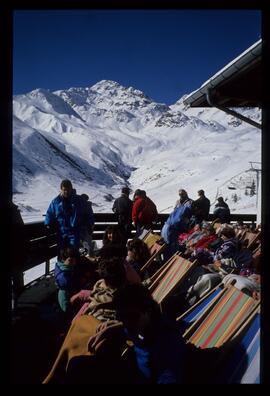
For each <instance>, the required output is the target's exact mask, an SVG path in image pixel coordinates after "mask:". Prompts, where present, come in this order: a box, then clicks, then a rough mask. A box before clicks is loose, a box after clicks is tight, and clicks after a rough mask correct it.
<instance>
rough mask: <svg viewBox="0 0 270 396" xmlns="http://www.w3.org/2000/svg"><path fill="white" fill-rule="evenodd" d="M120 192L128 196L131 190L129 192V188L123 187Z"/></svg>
mask: <svg viewBox="0 0 270 396" xmlns="http://www.w3.org/2000/svg"><path fill="white" fill-rule="evenodd" d="M121 191H122V193H123V194H127V195H128V194H129V193H130V191H131V190H130V188H129V187H123V188H122V190H121Z"/></svg>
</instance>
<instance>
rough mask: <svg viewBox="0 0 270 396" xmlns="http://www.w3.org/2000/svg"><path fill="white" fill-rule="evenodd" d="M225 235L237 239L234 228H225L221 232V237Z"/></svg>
mask: <svg viewBox="0 0 270 396" xmlns="http://www.w3.org/2000/svg"><path fill="white" fill-rule="evenodd" d="M221 235H224V236H225V237H227V238H234V237H235V231H234V229H233V228H232V227H230V226H228V227H224V228H222V230H221V231H220V236H221Z"/></svg>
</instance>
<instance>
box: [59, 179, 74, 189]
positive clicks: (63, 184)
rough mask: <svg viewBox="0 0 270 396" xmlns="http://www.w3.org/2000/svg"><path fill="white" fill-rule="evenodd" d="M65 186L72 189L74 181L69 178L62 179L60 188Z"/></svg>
mask: <svg viewBox="0 0 270 396" xmlns="http://www.w3.org/2000/svg"><path fill="white" fill-rule="evenodd" d="M63 187H64V188H69V189H72V183H71V181H70V180H68V179H65V180H62V181H61V184H60V188H61V189H62V188H63Z"/></svg>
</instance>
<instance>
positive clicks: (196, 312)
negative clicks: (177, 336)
mask: <svg viewBox="0 0 270 396" xmlns="http://www.w3.org/2000/svg"><path fill="white" fill-rule="evenodd" d="M222 290H223V289H222V288H221V287H218V288H217V289H214V290H212V292H211V294H209V295H208V296H207V297H205V298H203V299H202V301H201V302H198V304H196V306H195V307H194V308H193V309H191V310H189V311H188V312H187V313H186V314H185V313H184V314H183V315H181V317H180V318H179V328H180V331H181V332H184V331H185V330H186V329H187V328H188V327H189V326H190V325H191V324H192V323H194V322H195V320H197V319H198V318H199V317H200V316H201V314H202V313H203V312H204V311H205V309H206V308H207V307H208V306H209V304H210V303H211V302H212V301H213V299H214V298H215V297H216V296H217V295H218V294H219V293H220V292H221V291H222ZM177 321H178V319H177Z"/></svg>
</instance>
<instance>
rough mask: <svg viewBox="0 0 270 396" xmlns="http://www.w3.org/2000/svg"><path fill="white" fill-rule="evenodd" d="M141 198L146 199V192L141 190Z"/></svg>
mask: <svg viewBox="0 0 270 396" xmlns="http://www.w3.org/2000/svg"><path fill="white" fill-rule="evenodd" d="M140 196H141V197H143V198H145V197H146V191H144V190H141V195H140Z"/></svg>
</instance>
